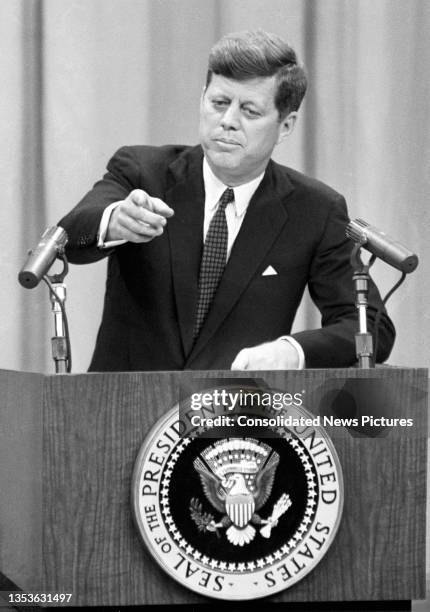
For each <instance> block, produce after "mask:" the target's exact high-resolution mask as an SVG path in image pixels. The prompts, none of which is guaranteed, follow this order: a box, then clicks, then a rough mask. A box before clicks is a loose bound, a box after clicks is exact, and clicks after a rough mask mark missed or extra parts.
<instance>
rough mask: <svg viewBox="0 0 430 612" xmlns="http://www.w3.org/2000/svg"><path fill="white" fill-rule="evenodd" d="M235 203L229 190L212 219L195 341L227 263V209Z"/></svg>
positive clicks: (204, 262) (203, 262) (201, 265)
mask: <svg viewBox="0 0 430 612" xmlns="http://www.w3.org/2000/svg"><path fill="white" fill-rule="evenodd" d="M230 202H234V191H233V189H230V187H229V188H227V189H226V190H225V191H224V193H223V194H222V196H221V199H220V201H219V204H218V210H217V211H216V213H215V215H214V216H213V217H212V220H211V222H210V224H209V229H208V231H207V234H206V240H205V243H204V246H203V255H202V261H201V263H200V276H199V301H198V304H197V316H196V322H195V324H194V340H195V339H196V338H197V336H198V335H199V333H200V330H201V328H202V325H203V323H204V320H205V319H206V316H207V314H208V312H209V308H210V306H211V304H212V300H213V298H214V295H215V293H216V290H217V288H218V285H219V282H220V280H221V276H222V274H223V272H224V268H225V264H226V261H227V241H228V230H227V221H226V218H225V207H226V206H227V204H229V203H230Z"/></svg>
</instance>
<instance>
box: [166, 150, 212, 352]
mask: <svg viewBox="0 0 430 612" xmlns="http://www.w3.org/2000/svg"><path fill="white" fill-rule="evenodd" d="M202 163H203V153H202V150H201V148H200V147H195V148H193V149H191V151H189V152H187V153H185V154H184V155H182V156H180V157H179V158H178V159H177V160H175V162H173V164H171V166H170V168H169V170H170V172H171V175H170V180H171V183H170V186H169V188H168V190H167V192H166V202H167V204H168V205H169V206H171V207H172V208H173V209H174V211H175V215H174V216H173V217H172V218H171V219H170V220H169V222H168V223H167V233H168V236H169V241H170V248H171V254H172V260H171V265H172V277H173V285H174V293H175V299H176V307H177V313H178V322H179V329H180V333H181V338H182V344H183V348H184V353H185V355H188V354H189V353H190V351H191V347H192V344H193V327H194V319H195V312H196V304H197V296H198V278H199V269H200V260H201V254H202V246H203V219H204V186H203V176H202Z"/></svg>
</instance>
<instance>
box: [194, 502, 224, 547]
mask: <svg viewBox="0 0 430 612" xmlns="http://www.w3.org/2000/svg"><path fill="white" fill-rule="evenodd" d="M190 514H191V518H192V519H193V521H194V522H195V524H196V525H197V529H198V530H199V531H211V532H215V533H216V535H217V537H218V538H219V537H220V535H219V533H218V527H217V526H216V523H215V521H214V517H213V515H212V514H209V512H203V506H202V504H201V502H200V501H199V500H198V499H197V498H196V497H193V498H192V500H191V501H190Z"/></svg>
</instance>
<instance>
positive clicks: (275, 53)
mask: <svg viewBox="0 0 430 612" xmlns="http://www.w3.org/2000/svg"><path fill="white" fill-rule="evenodd" d="M213 74H219V75H221V76H223V77H226V78H229V79H235V80H236V81H246V80H247V79H254V78H257V77H271V76H274V75H275V76H276V81H277V89H276V93H275V100H274V102H275V106H276V108H277V110H278V112H279V116H280V118H281V119H283V118H284V117H285V116H286V115H287V114H288V113H290V112H291V111H296V110H298V108H299V106H300V104H301V101H302V100H303V97H304V95H305V92H306V86H307V79H306V73H305V70H304V68H303V66H302V65H301V64H300V63H299V61H298V59H297V55H296V52H295V51H294V49H292V47H290V46H289V45H288V44H287V43H286V42H285V41H284V40H282V38H280V37H279V36H277V35H276V34H270V33H268V32H265V31H264V30H254V31H247V32H235V33H233V34H227V35H226V36H223V38H221V39H220V40H219V41H218V42H217V43H216V44H215V45H214V46H213V47H212V49H211V52H210V54H209V64H208V73H207V78H206V87H208V85H209V83H210V82H211V79H212V75H213Z"/></svg>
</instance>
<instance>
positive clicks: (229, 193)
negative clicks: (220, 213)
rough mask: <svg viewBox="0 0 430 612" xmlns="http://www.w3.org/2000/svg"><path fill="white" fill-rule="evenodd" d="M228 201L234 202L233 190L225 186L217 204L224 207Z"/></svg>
mask: <svg viewBox="0 0 430 612" xmlns="http://www.w3.org/2000/svg"><path fill="white" fill-rule="evenodd" d="M230 202H234V191H233V189H232V188H231V187H227V189H226V190H225V191H224V193H223V194H222V196H221V198H220V201H219V206H220V208H225V207H226V206H227V204H230Z"/></svg>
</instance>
